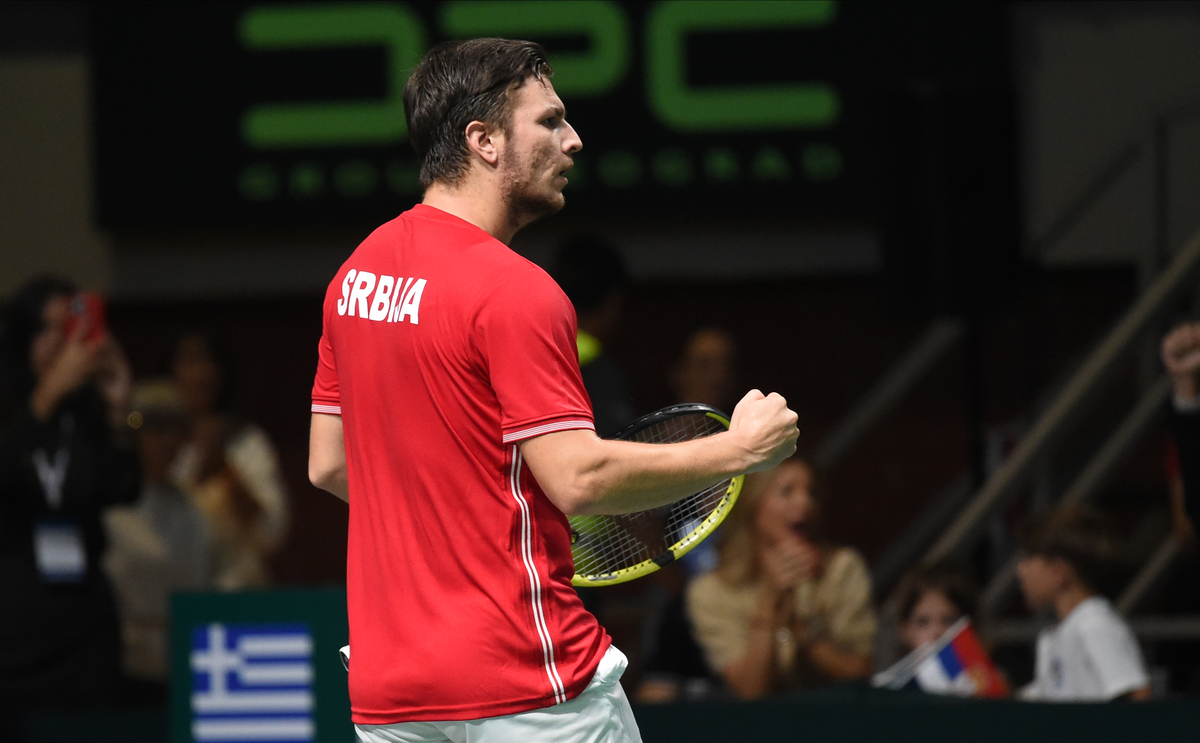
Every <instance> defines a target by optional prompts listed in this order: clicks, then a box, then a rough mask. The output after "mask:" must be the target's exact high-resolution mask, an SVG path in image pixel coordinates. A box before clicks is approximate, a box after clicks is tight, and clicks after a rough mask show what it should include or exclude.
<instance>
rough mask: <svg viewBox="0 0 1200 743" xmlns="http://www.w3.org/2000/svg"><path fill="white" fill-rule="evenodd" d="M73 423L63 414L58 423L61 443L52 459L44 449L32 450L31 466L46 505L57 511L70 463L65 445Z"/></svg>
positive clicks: (69, 453) (69, 455)
mask: <svg viewBox="0 0 1200 743" xmlns="http://www.w3.org/2000/svg"><path fill="white" fill-rule="evenodd" d="M74 423H75V421H74V419H72V418H71V416H69V415H64V416H63V418H62V423H61V425H60V429H61V431H62V443H61V444H60V445H59V448H58V451H56V452H54V460H53V461H51V459H50V457H49V456H47V454H46V451H45V450H44V449H35V450H34V452H33V466H34V468H35V469H36V470H37V476H38V480H40V481H41V483H42V492H43V493H45V495H46V505H48V506H50V509H51V510H52V511H57V510H58V509H59V508H60V507H61V506H62V498H63V483H65V482H66V480H67V466H68V465H70V463H71V452H70V451H69V450H68V448H67V445H68V444H69V442H70V438H71V430H72V429H73V428H74V427H75V426H74Z"/></svg>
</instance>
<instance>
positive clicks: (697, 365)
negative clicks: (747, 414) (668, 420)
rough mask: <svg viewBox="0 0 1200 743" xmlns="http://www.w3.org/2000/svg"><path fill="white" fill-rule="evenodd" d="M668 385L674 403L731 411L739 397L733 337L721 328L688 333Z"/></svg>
mask: <svg viewBox="0 0 1200 743" xmlns="http://www.w3.org/2000/svg"><path fill="white" fill-rule="evenodd" d="M671 388H672V391H673V392H674V393H675V399H676V401H677V402H700V403H704V404H705V405H711V406H713V407H714V408H716V409H717V410H723V411H724V412H725V413H726V414H729V413H732V412H733V406H734V405H736V404H737V401H738V398H739V397H740V394H739V391H738V390H739V388H738V373H737V344H736V343H735V342H734V340H733V336H732V335H730V334H729V332H728V331H725V330H722V329H721V328H701V329H700V330H697V331H695V332H694V333H692V334H691V335H690V336H688V338H687V340H686V341H685V342H684V344H683V349H682V352H681V353H680V355H679V360H678V361H677V362H676V363H675V366H674V368H673V369H672V370H671Z"/></svg>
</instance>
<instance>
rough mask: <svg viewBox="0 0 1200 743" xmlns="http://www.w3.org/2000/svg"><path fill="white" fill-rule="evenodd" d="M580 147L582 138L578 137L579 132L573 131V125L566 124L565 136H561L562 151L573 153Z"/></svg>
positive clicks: (581, 146) (580, 148)
mask: <svg viewBox="0 0 1200 743" xmlns="http://www.w3.org/2000/svg"><path fill="white" fill-rule="evenodd" d="M582 149H583V140H582V139H580V138H579V132H576V131H575V127H573V126H571V125H570V124H567V136H566V137H564V138H563V152H565V153H567V154H568V155H573V154H575V153H576V152H579V151H580V150H582Z"/></svg>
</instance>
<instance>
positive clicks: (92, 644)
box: [0, 238, 1200, 708]
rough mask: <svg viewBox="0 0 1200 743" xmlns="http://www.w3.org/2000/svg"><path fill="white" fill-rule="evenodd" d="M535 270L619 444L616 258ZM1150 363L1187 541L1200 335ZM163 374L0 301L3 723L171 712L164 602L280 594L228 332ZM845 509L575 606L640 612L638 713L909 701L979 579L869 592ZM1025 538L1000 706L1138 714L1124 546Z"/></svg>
mask: <svg viewBox="0 0 1200 743" xmlns="http://www.w3.org/2000/svg"><path fill="white" fill-rule="evenodd" d="M549 270H550V272H551V274H552V275H553V276H554V277H555V279H556V280H557V281H558V282H559V284H560V286H562V288H563V289H564V291H565V292H566V294H567V295H568V297H569V298H570V299H571V301H572V302H573V304H574V305H575V308H576V311H577V316H578V321H579V336H578V346H579V360H580V366H581V369H582V373H583V378H584V382H585V385H586V386H587V389H588V391H589V394H590V396H591V398H592V403H593V407H594V411H595V420H596V429H597V431H598V432H599V433H600V434H601V435H605V436H609V435H612V434H614V433H615V432H617V431H619V430H620V429H621V428H622V427H624V426H625V425H626V424H628V423H629V422H630V421H632V420H633V419H634V418H635V417H636V415H637V414H639V413H644V412H647V411H644V410H638V409H637V406H636V405H635V403H634V401H633V398H632V395H631V392H630V384H629V378H628V377H627V376H626V374H627V372H626V370H624V369H622V367H621V365H620V364H619V363H618V362H617V360H616V359H614V357H613V356H612V354H611V353H610V352H609V351H608V345H609V344H610V343H611V342H612V341H613V339H614V337H615V336H616V334H618V333H619V328H620V326H621V323H622V308H623V303H624V299H625V296H626V294H627V291H628V289H629V275H628V272H627V270H626V268H625V265H624V263H623V261H622V259H621V256H620V254H619V252H618V251H617V250H615V249H614V248H613V246H611V245H608V244H606V243H604V242H602V241H598V240H595V239H591V238H578V239H574V240H570V241H567V242H566V243H564V244H563V245H562V246H561V249H560V250H559V251H558V252H557V254H556V255H555V257H554V260H553V262H552V263H551V265H550V266H549ZM1162 358H1163V362H1164V364H1165V366H1166V368H1167V370H1168V372H1169V373H1170V374H1171V376H1172V379H1173V381H1174V392H1175V394H1174V400H1173V404H1172V413H1171V415H1172V420H1173V430H1174V433H1175V438H1176V441H1177V447H1178V456H1177V457H1176V461H1177V462H1178V464H1177V466H1176V468H1175V469H1174V470H1173V472H1174V473H1175V476H1174V479H1173V485H1172V491H1171V492H1172V496H1171V498H1172V500H1171V504H1172V506H1171V508H1172V513H1173V518H1174V520H1175V524H1176V532H1177V533H1178V534H1179V535H1180V539H1183V540H1191V539H1192V538H1193V537H1192V533H1191V526H1190V525H1191V523H1192V522H1193V519H1194V518H1196V516H1197V512H1198V511H1200V497H1196V498H1192V499H1188V498H1187V494H1188V493H1194V492H1196V490H1197V488H1200V324H1186V325H1182V326H1180V327H1178V328H1176V329H1175V330H1173V331H1172V332H1171V333H1169V334H1168V335H1167V336H1166V337H1165V339H1164V340H1163V344H1162ZM737 359H738V352H737V339H736V337H735V336H734V334H733V333H731V332H729V331H728V330H726V329H722V328H718V327H697V328H694V329H693V331H692V332H691V333H690V334H688V335H687V336H686V337H684V338H681V339H680V344H679V347H678V351H677V353H676V355H675V360H674V362H673V364H671V366H670V369H669V371H668V373H667V376H668V379H667V380H665V383H666V386H667V387H668V388H669V389H670V390H671V394H672V396H673V397H674V400H675V401H676V402H700V403H706V404H709V405H712V406H714V407H716V408H718V409H721V410H726V411H729V410H732V408H733V406H734V404H735V403H736V401H737V399H738V398H739V397H740V396H741V394H742V392H744V390H742V389H741V385H742V378H741V371H740V370H739V368H738V364H737ZM161 367H162V368H161V371H162V373H161V375H160V376H155V377H151V378H146V379H134V378H133V375H132V372H131V369H130V364H129V363H128V361H127V360H126V356H125V354H124V352H123V350H122V348H121V346H120V344H119V342H118V340H117V339H116V338H115V337H114V336H113V335H112V334H111V333H108V332H107V329H106V327H105V319H104V311H103V303H102V301H100V300H99V298H97V297H95V296H94V295H90V294H88V293H86V292H80V291H78V289H77V288H76V287H75V286H73V285H71V284H70V283H68V282H66V281H63V280H60V279H55V278H42V279H38V280H35V281H32V282H30V283H29V284H27V285H26V286H24V287H23V288H22V289H20V290H19V291H18V292H17V293H16V294H15V295H14V296H13V297H12V298H11V299H10V301H9V302H8V304H7V311H6V313H5V314H4V318H3V324H2V325H0V492H2V493H3V495H2V497H0V532H2V534H3V537H2V538H0V596H3V600H4V604H5V607H6V608H5V610H4V611H0V636H3V637H5V638H6V639H7V640H8V643H9V647H8V649H7V650H6V652H4V653H2V654H0V699H2V700H4V704H6V705H11V706H14V707H19V708H25V707H29V706H33V705H37V704H44V703H47V702H50V703H56V702H60V701H61V700H71V704H73V705H88V704H93V705H105V704H114V703H119V702H121V701H130V700H132V701H134V702H142V703H161V702H162V701H163V700H164V699H165V693H166V683H167V678H168V647H169V638H168V632H169V614H170V597H171V595H172V594H173V593H176V592H181V591H239V590H246V589H253V588H259V587H264V586H269V585H271V583H272V576H271V567H270V566H271V556H272V554H273V553H274V552H276V551H277V550H278V549H279V547H280V546H281V544H282V543H283V541H284V540H285V537H286V536H287V533H288V528H289V494H288V492H287V490H286V488H285V486H284V479H283V477H282V474H281V471H280V466H279V460H278V456H277V454H276V452H275V449H274V448H273V446H272V443H271V441H270V440H269V438H268V437H267V435H266V434H265V432H264V431H263V429H262V428H261V427H260V426H259V425H256V423H255V422H254V421H251V420H249V419H247V418H246V417H245V416H244V415H242V414H240V413H239V411H238V410H237V409H236V406H235V403H234V401H235V400H236V396H235V394H234V392H235V385H236V380H235V379H234V372H233V366H232V364H231V363H230V355H229V350H228V349H227V347H226V345H225V342H224V340H223V337H222V335H221V334H220V332H219V331H216V330H213V329H211V328H193V329H180V331H179V333H178V336H177V338H176V340H175V343H174V344H173V347H172V351H171V354H170V358H168V359H164V360H163V363H162V365H161ZM799 402H800V404H803V401H799ZM836 497H837V494H836V493H832V492H830V491H829V489H828V487H827V486H826V484H825V482H824V479H823V473H822V472H820V471H819V469H818V467H817V466H815V465H814V463H813V462H812V461H811V460H809V459H806V458H804V457H803V456H797V457H794V458H792V459H790V460H787V461H785V462H784V463H783V464H781V465H780V466H778V467H777V468H775V469H773V470H771V471H768V472H762V473H756V474H754V475H751V476H749V477H748V478H747V480H746V483H745V487H744V489H743V493H742V495H741V499H740V502H739V504H738V506H737V507H736V508H735V509H734V510H733V512H732V514H731V515H730V516H729V518H728V520H727V521H726V523H725V524H724V525H723V526H722V527H721V529H720V530H719V531H718V532H717V534H716V535H715V536H714V537H713V538H711V539H709V540H707V541H705V542H703V543H702V544H701V545H700V546H699V547H697V548H696V549H694V550H693V551H692V552H690V553H689V554H688V555H687V556H685V558H684V559H682V560H680V561H679V562H677V563H675V564H672V565H670V566H668V567H667V568H665V569H663V570H661V571H658V572H657V573H655V574H653V575H652V576H650V577H647V578H645V579H643V580H641V581H637V582H636V583H637V587H636V589H630V590H632V591H633V593H630V592H629V591H626V592H625V593H621V592H618V591H614V592H613V593H611V594H610V593H608V592H607V591H606V590H601V591H596V590H592V591H587V590H582V591H581V592H582V593H584V594H585V595H584V600H585V603H586V604H587V605H588V606H589V608H590V609H591V610H592V611H593V612H595V613H596V614H597V615H598V616H599V617H600V619H601V622H602V623H606V624H607V621H608V618H611V617H613V616H616V614H618V613H619V611H620V610H621V608H622V607H626V608H627V607H628V605H629V603H630V602H633V603H634V604H636V605H637V606H638V607H639V622H640V626H641V631H640V633H639V634H638V636H637V638H636V641H637V642H639V643H640V645H641V647H639V648H636V649H634V652H633V653H632V655H633V656H634V657H636V658H637V659H639V660H638V663H639V667H638V668H637V669H636V670H637V676H636V678H635V679H634V680H635V681H636V686H635V688H633V689H632V692H633V694H634V696H635V698H636V699H637V700H638V701H640V702H641V703H646V704H650V703H660V702H672V701H696V700H704V699H711V698H728V697H732V698H740V699H755V698H760V697H765V696H771V695H779V694H795V693H801V692H806V691H810V690H813V689H818V688H821V687H831V686H837V685H847V684H851V685H853V684H858V685H860V686H865V685H867V683H868V680H869V679H871V677H872V675H873V674H876V673H878V672H880V671H884V670H885V669H888V668H889V667H890V668H902V667H903V664H904V663H909V664H910V665H911V666H912V668H913V669H914V670H913V677H914V679H916V680H917V681H920V675H921V672H919V671H918V670H916V669H917V666H916V665H915V664H914V663H915V661H913V660H912V659H914V658H924V657H926V656H929V654H930V653H931V652H932V651H931V650H930V649H931V648H933V649H935V650H936V649H937V648H941V647H943V646H945V645H946V643H947V642H948V640H947V638H951V637H952V636H957V635H956V633H961V631H962V627H963V626H970V623H971V621H977V614H978V605H979V583H978V578H981V577H985V576H978V575H976V574H975V573H974V571H973V570H972V568H971V566H970V565H968V564H967V563H961V564H960V563H940V564H935V565H920V566H916V567H914V568H913V569H912V570H910V571H909V572H908V574H906V575H905V576H904V577H903V579H902V580H900V582H899V583H898V585H897V587H896V588H895V590H894V591H891V592H890V593H889V595H887V596H880V595H877V591H876V589H875V587H874V586H873V585H872V576H871V571H870V569H869V567H868V564H867V561H866V560H865V559H864V556H863V555H862V554H860V552H859V551H858V550H856V549H855V547H854V546H853V545H851V544H842V543H839V542H837V541H836V540H833V539H831V538H830V537H829V536H828V534H827V532H826V530H825V529H824V528H823V519H822V516H823V511H824V510H825V508H826V505H827V504H828V503H829V502H830V500H831V499H834V498H836ZM1021 535H1022V536H1021V542H1020V548H1019V555H1020V563H1019V567H1018V571H1017V572H1018V578H1019V583H1020V586H1021V589H1022V593H1023V596H1024V599H1025V604H1026V605H1027V607H1028V609H1029V610H1030V611H1031V612H1032V613H1033V614H1035V615H1036V616H1040V617H1043V618H1045V619H1046V623H1045V628H1044V629H1043V630H1042V632H1041V633H1040V634H1039V636H1038V638H1037V640H1036V645H1035V648H1034V658H1035V661H1034V673H1033V681H1032V682H1030V683H1029V684H1028V685H1026V686H1024V687H1022V688H1020V689H1017V690H1015V691H1013V692H1012V693H1013V694H1014V695H1016V696H1019V697H1020V698H1025V699H1034V700H1048V701H1050V700H1073V701H1102V700H1112V699H1134V700H1137V699H1145V698H1148V697H1149V696H1150V694H1151V682H1150V675H1149V672H1148V669H1147V664H1146V661H1145V659H1144V658H1143V656H1142V652H1141V650H1140V648H1139V644H1138V642H1137V640H1136V638H1135V637H1134V634H1133V632H1132V631H1131V629H1130V627H1129V625H1128V623H1127V621H1126V620H1125V619H1124V618H1123V617H1122V616H1121V615H1120V614H1119V612H1117V611H1116V610H1115V609H1114V607H1113V605H1112V603H1110V602H1109V600H1108V599H1107V598H1105V597H1104V595H1103V589H1104V587H1105V586H1107V585H1108V583H1109V580H1108V576H1109V575H1110V574H1111V572H1112V570H1113V569H1114V567H1113V566H1114V560H1115V558H1116V555H1117V554H1118V552H1119V549H1120V546H1119V540H1118V538H1117V537H1116V531H1115V530H1114V528H1113V524H1112V521H1111V519H1110V518H1109V516H1107V515H1106V514H1104V513H1103V512H1101V511H1099V510H1096V509H1093V508H1086V507H1075V508H1065V509H1054V510H1050V511H1047V512H1043V513H1038V514H1033V518H1031V519H1029V523H1028V525H1027V526H1026V527H1025V528H1024V529H1023V530H1022V532H1021ZM614 596H616V597H617V598H613V597H614ZM881 607H882V608H881ZM964 619H965V620H966V622H964V621H963V620H964ZM885 638H891V639H892V640H894V642H890V643H886V644H885V643H884V642H883V640H884V639H885ZM626 641H628V640H626ZM939 643H940V644H939ZM922 653H924V655H922ZM895 664H900V665H895ZM893 677H894V674H893ZM877 678H878V677H877ZM917 686H920V684H919V683H918V684H917ZM1006 688H1007V687H1006ZM927 690H928V689H927Z"/></svg>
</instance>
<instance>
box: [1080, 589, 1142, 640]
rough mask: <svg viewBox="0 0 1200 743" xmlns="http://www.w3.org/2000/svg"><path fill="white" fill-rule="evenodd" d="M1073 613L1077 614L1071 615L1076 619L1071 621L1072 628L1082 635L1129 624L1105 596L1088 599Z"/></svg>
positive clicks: (1122, 627)
mask: <svg viewBox="0 0 1200 743" xmlns="http://www.w3.org/2000/svg"><path fill="white" fill-rule="evenodd" d="M1072 614H1074V615H1075V616H1072V617H1070V618H1071V619H1073V620H1074V621H1072V622H1071V623H1070V626H1071V629H1073V630H1074V631H1075V632H1078V633H1079V634H1081V635H1090V634H1092V633H1094V632H1097V631H1103V630H1105V629H1106V628H1107V629H1111V628H1114V627H1118V628H1121V629H1125V628H1127V627H1128V626H1129V624H1128V623H1127V622H1126V621H1125V618H1124V617H1122V616H1121V615H1120V614H1119V613H1118V612H1117V610H1116V608H1115V607H1114V606H1113V605H1112V603H1111V602H1109V600H1108V599H1106V598H1104V597H1103V596H1093V597H1091V598H1089V599H1087V600H1086V601H1084V602H1083V603H1082V604H1080V605H1079V606H1078V607H1076V609H1075V611H1074V612H1072ZM1064 624H1065V623H1064Z"/></svg>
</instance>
